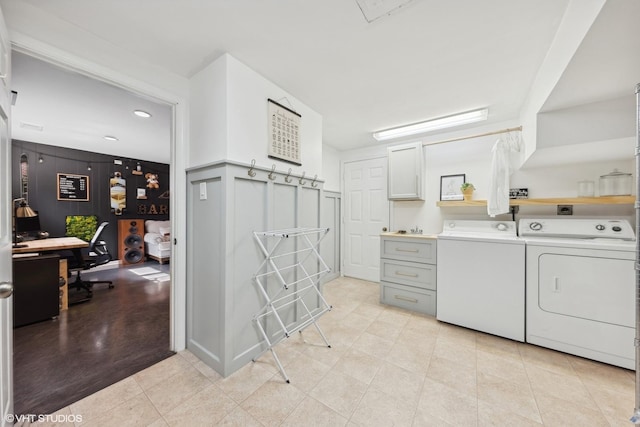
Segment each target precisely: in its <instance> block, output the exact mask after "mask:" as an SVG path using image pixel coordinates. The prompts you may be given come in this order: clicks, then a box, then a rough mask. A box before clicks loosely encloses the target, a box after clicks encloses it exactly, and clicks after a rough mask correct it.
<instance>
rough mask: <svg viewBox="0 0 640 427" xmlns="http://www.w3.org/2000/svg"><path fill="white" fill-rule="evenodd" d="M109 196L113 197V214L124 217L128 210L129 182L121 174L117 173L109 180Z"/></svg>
mask: <svg viewBox="0 0 640 427" xmlns="http://www.w3.org/2000/svg"><path fill="white" fill-rule="evenodd" d="M109 194H110V196H111V212H113V213H114V214H116V215H122V212H123V211H124V210H125V209H126V208H127V181H126V180H125V179H124V178H122V174H121V173H120V172H115V173H114V174H113V176H112V177H111V178H110V179H109Z"/></svg>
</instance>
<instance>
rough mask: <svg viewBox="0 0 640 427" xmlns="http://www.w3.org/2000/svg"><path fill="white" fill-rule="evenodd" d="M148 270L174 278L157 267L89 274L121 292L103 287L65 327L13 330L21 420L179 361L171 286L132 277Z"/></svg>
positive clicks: (59, 322)
mask: <svg viewBox="0 0 640 427" xmlns="http://www.w3.org/2000/svg"><path fill="white" fill-rule="evenodd" d="M143 267H151V268H154V269H156V270H160V271H163V272H166V273H168V272H169V265H168V264H165V265H160V264H158V263H157V262H155V261H150V262H146V263H144V264H136V265H132V266H128V267H121V268H113V269H108V270H102V271H98V272H91V273H89V272H83V273H82V277H83V279H87V280H90V279H93V280H98V279H100V280H113V283H114V285H115V288H114V289H109V288H108V287H107V285H104V284H101V285H96V286H94V290H93V298H92V299H91V300H90V301H88V302H85V303H82V304H77V305H73V306H71V307H69V310H67V311H62V312H61V314H60V317H59V318H58V319H56V320H50V321H44V322H39V323H35V324H32V325H27V326H23V327H20V328H16V329H14V344H13V347H14V353H13V361H14V364H13V366H14V369H13V372H14V396H15V408H14V412H15V413H16V414H48V413H52V412H55V411H56V410H58V409H60V408H63V407H65V406H68V405H69V404H71V403H73V402H75V401H77V400H80V399H82V398H83V397H86V396H88V395H90V394H92V393H95V392H96V391H98V390H101V389H103V388H104V387H107V386H108V385H111V384H113V383H115V382H117V381H120V380H122V379H124V378H126V377H128V376H130V375H132V374H134V373H136V372H139V371H141V370H142V369H144V368H146V367H149V366H151V365H153V364H155V363H157V362H159V361H160V360H162V359H165V358H167V357H169V356H170V355H172V354H173V352H171V351H170V350H169V345H170V341H169V340H170V337H169V333H170V332H169V327H170V323H169V322H170V320H169V296H170V286H171V284H170V281H168V280H167V281H164V282H158V281H154V280H149V279H147V278H145V277H144V276H142V275H137V274H135V273H133V272H132V271H130V270H132V269H138V268H143ZM73 292H74V291H72V292H71V295H70V298H71V297H72V296H73Z"/></svg>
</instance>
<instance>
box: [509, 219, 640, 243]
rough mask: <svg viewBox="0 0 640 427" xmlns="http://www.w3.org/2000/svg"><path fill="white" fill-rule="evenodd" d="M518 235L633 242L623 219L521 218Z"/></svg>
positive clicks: (629, 225)
mask: <svg viewBox="0 0 640 427" xmlns="http://www.w3.org/2000/svg"><path fill="white" fill-rule="evenodd" d="M518 235H520V236H522V237H525V236H537V237H555V238H567V239H620V240H635V233H634V232H633V228H631V224H629V221H627V220H624V219H574V218H572V219H556V218H544V219H535V218H523V219H521V220H520V224H519V227H518Z"/></svg>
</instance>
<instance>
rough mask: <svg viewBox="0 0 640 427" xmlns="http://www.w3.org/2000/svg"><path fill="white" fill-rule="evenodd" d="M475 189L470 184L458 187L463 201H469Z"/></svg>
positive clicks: (466, 183)
mask: <svg viewBox="0 0 640 427" xmlns="http://www.w3.org/2000/svg"><path fill="white" fill-rule="evenodd" d="M475 189H476V187H474V186H473V184H472V183H470V182H465V183H463V184H462V185H461V186H460V190H461V191H462V196H463V197H464V200H465V201H467V200H471V198H472V197H473V190H475Z"/></svg>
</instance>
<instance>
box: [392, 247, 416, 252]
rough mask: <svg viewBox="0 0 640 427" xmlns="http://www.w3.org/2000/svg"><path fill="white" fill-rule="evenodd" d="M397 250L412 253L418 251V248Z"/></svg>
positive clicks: (397, 249)
mask: <svg viewBox="0 0 640 427" xmlns="http://www.w3.org/2000/svg"><path fill="white" fill-rule="evenodd" d="M396 251H398V252H412V253H418V250H417V249H402V248H396Z"/></svg>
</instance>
